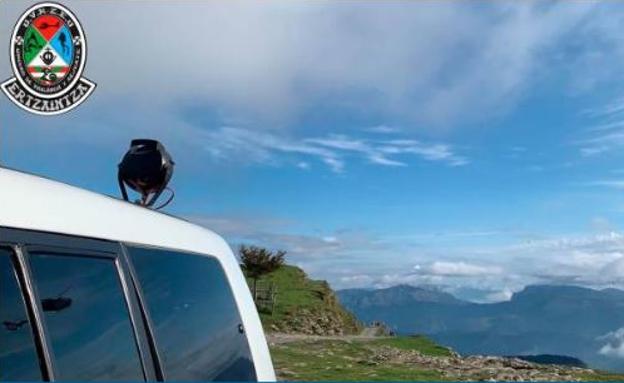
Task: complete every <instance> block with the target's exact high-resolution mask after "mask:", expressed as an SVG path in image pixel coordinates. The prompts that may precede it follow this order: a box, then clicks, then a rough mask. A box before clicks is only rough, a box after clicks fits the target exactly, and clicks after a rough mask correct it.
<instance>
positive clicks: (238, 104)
mask: <svg viewBox="0 0 624 383" xmlns="http://www.w3.org/2000/svg"><path fill="white" fill-rule="evenodd" d="M64 4H65V5H67V6H68V7H70V8H71V9H72V10H74V12H75V13H76V14H77V15H78V17H79V18H80V20H81V22H82V24H83V26H84V28H85V31H86V34H87V36H88V41H89V62H88V65H87V70H86V74H87V76H88V77H91V78H93V79H94V80H95V81H96V82H98V84H99V88H98V93H97V94H98V96H97V97H98V99H101V98H102V97H108V98H113V99H115V98H118V97H119V95H124V94H131V95H132V96H133V99H134V100H136V101H135V102H138V100H139V99H141V98H143V99H145V98H149V99H150V101H151V102H152V103H154V105H155V106H156V107H160V106H161V105H163V103H165V104H166V105H171V104H172V103H174V102H176V101H187V102H195V103H199V104H200V105H201V104H203V105H209V106H210V107H214V108H216V109H218V110H221V111H226V112H232V111H236V113H235V114H236V115H237V116H238V115H241V114H245V113H246V112H248V113H247V115H248V116H250V117H261V116H271V117H274V118H278V119H284V118H286V119H288V118H289V117H293V116H294V115H297V114H298V112H300V111H301V110H303V109H306V108H307V106H309V105H312V107H313V106H314V104H315V103H316V102H319V101H322V100H330V101H335V102H336V103H340V104H343V105H346V106H354V107H355V108H358V109H359V108H362V105H363V103H364V105H366V109H367V110H371V111H373V112H375V111H376V112H380V113H383V114H388V115H393V116H398V117H407V118H409V119H412V120H417V121H420V122H423V123H422V124H413V125H410V126H412V128H411V129H432V127H435V126H438V125H444V126H452V125H456V124H457V122H463V121H466V120H471V119H479V120H481V119H490V118H492V116H496V115H500V114H501V113H504V111H505V110H508V109H509V108H511V107H513V105H514V104H515V103H516V102H517V100H518V99H519V98H520V97H522V94H523V91H524V90H526V89H528V88H530V87H531V86H532V85H533V84H534V83H536V82H539V81H541V80H542V78H543V77H542V76H548V75H550V76H559V75H560V74H561V71H560V70H559V67H558V66H556V65H549V64H553V63H554V62H555V61H556V57H557V53H561V52H560V51H563V52H565V47H561V49H559V45H557V44H558V43H559V42H560V41H561V40H562V39H564V38H570V39H572V38H574V41H576V42H578V44H579V45H580V46H581V47H585V46H584V45H583V43H584V40H582V39H580V36H577V35H574V34H575V33H576V32H577V31H578V30H579V29H580V28H579V25H581V24H583V23H584V22H585V20H586V19H587V18H588V16H591V15H593V14H594V13H595V11H594V8H597V7H595V5H594V3H591V2H580V3H563V2H561V3H552V4H548V5H546V6H545V5H544V4H541V3H539V2H492V3H488V4H487V5H486V6H479V5H476V4H473V3H464V2H433V1H421V2H389V3H367V4H355V3H349V2H339V3H334V2H298V3H293V2H291V1H280V0H274V1H267V2H262V3H261V4H259V3H255V2H252V1H208V2H200V1H188V0H187V1H176V2H175V4H173V3H167V2H159V1H142V2H126V1H123V2H122V1H114V2H113V1H109V2H103V3H95V2H84V1H78V0H73V1H72V0H67V1H65V2H64ZM2 7H3V12H2V13H0V17H1V19H0V26H2V28H3V31H4V32H6V33H3V35H4V36H6V35H8V33H9V32H10V28H11V26H12V25H13V24H14V21H15V20H16V18H17V16H18V15H19V14H20V12H22V11H23V9H24V5H23V3H20V2H3V3H2ZM103 14H105V15H108V17H106V18H102V17H101V15H103ZM608 16H611V15H608ZM111 25H114V27H111ZM449 26H453V27H452V28H449ZM591 48H593V49H595V47H593V46H592V47H591ZM579 50H581V51H584V49H580V48H579ZM1 61H2V63H0V69H1V70H2V72H3V73H4V76H5V77H7V76H8V75H9V68H8V64H7V63H6V60H1ZM569 61H572V60H569ZM547 69H548V70H552V71H548V72H547ZM593 69H595V68H593ZM593 71H594V72H595V70H593ZM544 72H546V73H544ZM588 72H589V71H588ZM590 73H591V72H590ZM571 77H578V76H571ZM226 114H227V113H226ZM276 116H277V117H276Z"/></svg>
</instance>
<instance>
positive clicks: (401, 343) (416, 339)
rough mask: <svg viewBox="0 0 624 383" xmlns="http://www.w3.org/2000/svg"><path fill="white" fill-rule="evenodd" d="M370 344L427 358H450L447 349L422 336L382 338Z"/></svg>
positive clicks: (449, 352)
mask: <svg viewBox="0 0 624 383" xmlns="http://www.w3.org/2000/svg"><path fill="white" fill-rule="evenodd" d="M371 343H372V344H374V345H378V346H389V347H394V348H398V349H399V350H417V351H418V352H420V353H421V354H423V355H429V356H451V351H450V350H449V349H448V348H446V347H443V346H440V345H439V344H437V343H435V342H434V341H432V340H431V339H429V338H427V337H426V336H422V335H416V336H402V337H394V338H382V339H378V340H374V341H371Z"/></svg>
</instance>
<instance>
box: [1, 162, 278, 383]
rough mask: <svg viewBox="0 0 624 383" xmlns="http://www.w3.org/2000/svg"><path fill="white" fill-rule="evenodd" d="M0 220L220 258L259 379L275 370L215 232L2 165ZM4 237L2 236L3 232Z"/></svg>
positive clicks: (230, 257)
mask: <svg viewBox="0 0 624 383" xmlns="http://www.w3.org/2000/svg"><path fill="white" fill-rule="evenodd" d="M0 185H2V186H1V187H0V226H1V227H5V228H9V229H12V228H13V229H23V230H31V231H40V232H47V233H55V234H61V235H69V236H78V237H85V238H92V239H101V240H108V241H113V242H122V243H124V244H131V245H132V244H133V245H139V246H146V247H157V248H163V249H169V250H176V251H184V252H190V253H196V254H200V255H202V254H203V255H209V256H212V257H214V258H216V259H217V260H218V261H219V262H220V263H221V265H222V267H223V269H224V271H225V274H226V276H227V279H228V281H229V283H230V287H231V289H232V292H233V294H234V299H235V301H236V304H237V306H238V309H239V312H240V315H241V318H242V321H243V325H244V327H245V332H246V334H247V339H248V342H249V348H250V352H251V355H252V358H253V362H254V365H255V369H256V376H257V378H258V380H260V381H274V380H275V372H274V370H273V365H272V362H271V357H270V354H269V349H268V346H267V343H266V338H265V336H264V331H263V329H262V324H261V322H260V317H259V316H258V312H257V310H256V307H255V304H254V302H253V299H252V297H251V293H250V292H249V288H248V286H247V282H246V280H245V277H244V276H243V273H242V271H241V269H240V266H239V264H238V262H237V260H236V257H235V256H234V254H233V252H232V250H231V249H230V247H229V246H228V244H227V243H226V242H225V240H224V239H223V238H222V237H221V236H219V235H217V234H216V233H214V232H212V231H210V230H208V229H205V228H203V227H201V226H198V225H195V224H192V223H190V222H188V221H185V220H182V219H178V218H175V217H172V216H169V215H166V214H162V213H159V212H156V211H153V210H150V209H147V208H144V207H141V206H137V205H134V204H132V203H128V202H124V201H121V200H118V199H115V198H112V197H108V196H104V195H101V194H97V193H93V192H89V191H86V190H83V189H80V188H76V187H73V186H70V185H66V184H63V183H60V182H56V181H52V180H48V179H45V178H41V177H37V176H33V175H30V174H25V173H21V172H18V171H14V170H9V169H4V168H0ZM0 241H3V238H1V237H0Z"/></svg>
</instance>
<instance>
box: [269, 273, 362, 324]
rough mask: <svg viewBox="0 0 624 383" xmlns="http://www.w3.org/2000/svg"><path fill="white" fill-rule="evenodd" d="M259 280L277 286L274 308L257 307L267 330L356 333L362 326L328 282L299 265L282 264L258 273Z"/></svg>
mask: <svg viewBox="0 0 624 383" xmlns="http://www.w3.org/2000/svg"><path fill="white" fill-rule="evenodd" d="M258 283H259V284H270V283H272V284H274V286H275V287H276V288H277V297H276V301H275V307H274V309H273V312H272V313H270V312H267V311H264V310H260V317H261V319H262V323H263V325H264V328H265V330H266V331H269V332H272V331H273V332H288V333H302V334H317V335H339V334H355V333H358V332H359V331H360V329H361V326H360V324H359V323H358V321H357V320H356V319H355V317H354V316H353V315H352V314H351V313H349V312H348V311H346V310H345V309H344V308H343V307H342V306H341V305H340V303H339V302H338V299H337V298H336V295H335V294H334V292H333V291H332V289H331V288H330V287H329V285H328V284H327V282H325V281H314V280H311V279H309V278H308V277H307V276H306V274H305V273H304V272H303V270H301V269H300V268H298V267H295V266H288V265H284V266H282V267H280V268H279V269H277V270H276V271H274V272H272V273H270V274H267V275H265V276H263V277H261V278H260V279H259V282H258Z"/></svg>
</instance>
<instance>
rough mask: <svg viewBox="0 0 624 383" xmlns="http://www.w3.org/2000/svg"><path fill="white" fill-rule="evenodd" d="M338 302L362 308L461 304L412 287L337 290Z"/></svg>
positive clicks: (440, 295)
mask: <svg viewBox="0 0 624 383" xmlns="http://www.w3.org/2000/svg"><path fill="white" fill-rule="evenodd" d="M338 295H339V297H340V301H341V302H342V303H343V304H347V305H357V306H359V307H362V306H391V305H397V304H408V303H412V302H414V301H417V302H431V303H447V304H463V303H467V302H463V301H461V300H459V299H457V298H455V297H454V296H453V295H451V294H449V293H445V292H443V291H440V290H436V289H433V288H422V287H414V286H410V285H404V284H403V285H397V286H393V287H388V288H385V289H377V290H364V289H346V290H339V291H338Z"/></svg>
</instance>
